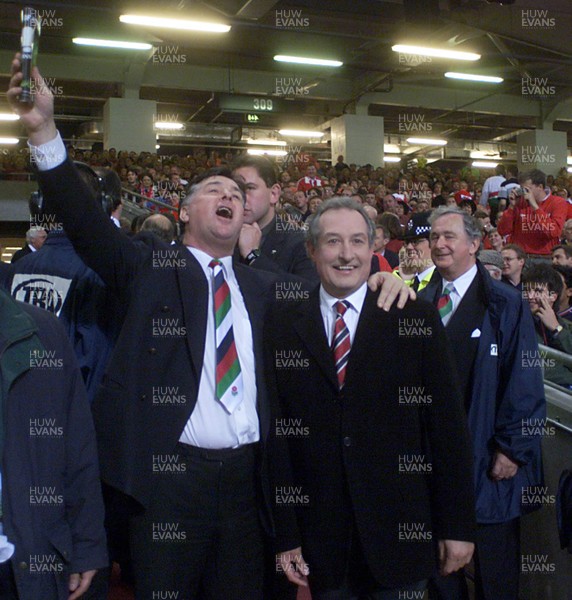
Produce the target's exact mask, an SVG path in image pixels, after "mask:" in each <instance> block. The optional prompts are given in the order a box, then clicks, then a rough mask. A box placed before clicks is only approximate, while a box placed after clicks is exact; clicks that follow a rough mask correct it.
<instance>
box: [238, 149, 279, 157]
mask: <svg viewBox="0 0 572 600" xmlns="http://www.w3.org/2000/svg"><path fill="white" fill-rule="evenodd" d="M246 152H247V154H251V155H253V156H261V155H262V154H266V156H286V155H287V154H288V152H286V150H268V149H267V148H249V149H248V150H247V151H246Z"/></svg>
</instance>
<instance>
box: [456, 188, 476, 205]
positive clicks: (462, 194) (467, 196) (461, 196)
mask: <svg viewBox="0 0 572 600" xmlns="http://www.w3.org/2000/svg"><path fill="white" fill-rule="evenodd" d="M463 200H470V201H471V202H473V195H472V194H471V192H469V190H459V191H458V192H456V193H455V202H456V203H457V204H461V202H462V201H463Z"/></svg>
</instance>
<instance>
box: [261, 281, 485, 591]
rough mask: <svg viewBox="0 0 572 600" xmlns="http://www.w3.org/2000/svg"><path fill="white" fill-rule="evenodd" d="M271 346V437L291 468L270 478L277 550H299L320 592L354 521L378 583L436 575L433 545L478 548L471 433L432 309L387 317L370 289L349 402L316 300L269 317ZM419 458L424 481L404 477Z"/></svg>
mask: <svg viewBox="0 0 572 600" xmlns="http://www.w3.org/2000/svg"><path fill="white" fill-rule="evenodd" d="M265 342H266V344H267V348H266V357H267V361H268V362H267V365H268V377H269V383H270V391H271V396H272V398H273V399H274V400H275V401H277V402H278V404H279V409H277V410H279V411H280V412H281V415H280V418H281V421H279V422H278V423H279V426H278V427H277V428H275V430H274V434H275V435H277V436H280V435H283V436H285V437H286V439H287V441H288V445H289V447H290V456H291V461H292V473H289V472H288V470H287V469H288V465H282V466H284V470H283V471H279V472H278V473H276V474H275V475H274V477H275V480H274V485H275V486H276V488H277V493H276V500H277V508H276V513H277V516H276V526H277V531H278V538H277V539H278V545H279V547H278V550H282V551H284V550H287V549H291V548H294V547H296V546H297V545H299V543H300V541H301V545H302V552H303V554H304V558H305V560H306V561H307V562H308V564H309V565H310V571H311V574H312V575H313V576H314V578H315V579H314V583H313V584H312V585H313V587H314V589H315V587H320V588H329V589H335V588H336V587H339V585H340V583H341V579H342V578H343V575H344V572H345V561H346V560H347V556H348V541H349V535H350V531H351V529H352V522H353V521H355V525H356V528H357V531H358V535H359V538H360V542H361V544H362V546H363V550H364V554H365V558H366V560H367V563H368V565H369V567H370V569H371V571H372V573H373V574H374V576H375V577H376V579H377V580H378V582H379V583H380V584H381V585H383V586H387V587H398V586H400V585H402V584H405V583H411V582H414V581H417V580H420V579H424V578H427V577H430V576H431V575H432V573H433V571H434V569H435V566H436V556H435V547H434V544H435V543H436V541H437V539H453V540H471V539H472V537H473V529H474V504H473V502H474V499H473V494H472V486H471V482H472V464H471V463H472V460H471V452H470V442H469V437H468V430H467V426H466V420H465V416H464V414H463V413H464V411H463V407H462V404H461V399H460V394H459V392H458V390H457V389H456V388H455V386H454V384H453V381H452V378H451V372H450V371H451V370H450V368H449V360H450V357H449V354H448V350H447V346H446V339H445V333H444V330H443V327H442V325H441V322H440V320H439V316H438V314H437V312H436V310H435V309H434V308H433V307H431V306H430V305H429V304H428V303H426V302H422V301H418V302H415V303H408V304H407V306H406V307H405V308H404V309H403V310H401V311H400V310H398V309H396V308H392V309H391V310H390V311H389V312H388V313H386V312H385V311H382V310H380V309H378V308H377V306H376V304H375V296H374V294H372V293H371V292H369V291H368V293H367V296H366V299H365V303H364V306H363V309H362V312H361V316H360V320H359V324H358V329H357V332H356V337H355V340H354V344H353V346H352V350H351V354H350V357H349V362H348V366H347V373H346V383H345V386H344V388H343V390H342V391H341V392H340V391H339V390H338V384H337V379H336V375H335V369H334V361H333V357H332V353H331V351H330V349H329V348H328V343H327V338H326V334H325V331H324V325H323V320H322V316H321V313H320V308H319V295H318V292H317V291H315V292H314V293H313V294H312V295H311V297H310V300H309V301H307V302H303V303H300V304H299V305H297V306H295V307H292V308H290V309H289V310H282V311H277V312H276V313H273V314H272V315H271V316H270V317H269V321H268V323H267V326H266V330H265ZM284 361H285V362H284ZM289 361H290V362H289ZM284 427H286V429H284ZM288 427H290V428H292V429H288ZM413 456H415V457H421V459H420V460H421V462H422V463H423V464H424V465H430V467H429V466H426V467H422V468H421V470H423V469H425V468H426V469H427V470H426V474H420V473H419V471H417V472H415V469H414V470H413V472H412V471H408V470H407V467H403V466H402V467H401V471H400V465H404V464H407V461H408V458H409V459H410V458H411V457H413ZM413 460H415V459H413ZM429 471H430V472H429ZM288 488H291V490H294V493H290V494H288ZM293 508H294V509H295V512H296V517H297V525H298V529H297V527H296V523H295V520H294V519H293V515H292V512H293V510H292V509H293ZM410 528H413V529H415V528H417V529H420V530H422V534H419V531H416V534H417V535H418V536H419V535H421V537H422V538H423V539H420V538H419V537H418V538H417V539H414V538H415V534H412V533H411V531H410ZM400 531H401V539H400ZM404 538H407V539H404Z"/></svg>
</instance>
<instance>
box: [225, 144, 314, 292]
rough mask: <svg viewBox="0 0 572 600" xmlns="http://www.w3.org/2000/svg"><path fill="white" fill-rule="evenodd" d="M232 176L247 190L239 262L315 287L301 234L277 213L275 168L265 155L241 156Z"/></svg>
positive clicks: (239, 244) (277, 185) (278, 194)
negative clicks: (297, 278) (237, 178)
mask: <svg viewBox="0 0 572 600" xmlns="http://www.w3.org/2000/svg"><path fill="white" fill-rule="evenodd" d="M233 173H234V175H236V176H237V177H239V178H241V179H242V180H243V181H244V185H245V187H246V204H245V206H244V225H243V226H242V230H241V232H240V237H239V238H238V250H239V253H240V257H241V259H242V261H243V262H244V263H246V264H247V265H249V266H251V267H254V268H255V269H263V270H265V271H270V272H272V273H277V274H283V273H291V274H292V275H296V276H298V277H301V278H303V279H306V280H307V281H309V282H311V283H312V284H317V283H318V274H317V273H316V269H315V268H314V265H313V264H312V261H311V260H310V257H309V256H308V254H307V252H306V245H305V242H304V233H303V232H302V231H300V229H298V228H297V227H296V226H295V225H294V224H292V223H290V222H289V221H286V220H284V219H281V218H280V217H278V216H277V214H276V203H277V202H278V200H279V199H280V194H281V188H280V184H279V183H278V180H277V178H276V171H275V168H274V165H273V164H272V163H271V162H270V160H268V159H267V158H266V157H264V156H243V157H241V158H239V159H238V160H237V161H236V162H235V163H234V166H233Z"/></svg>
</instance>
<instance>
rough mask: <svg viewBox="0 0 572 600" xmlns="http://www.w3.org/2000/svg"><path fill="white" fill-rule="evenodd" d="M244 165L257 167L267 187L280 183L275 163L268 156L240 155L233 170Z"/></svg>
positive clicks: (233, 165)
mask: <svg viewBox="0 0 572 600" xmlns="http://www.w3.org/2000/svg"><path fill="white" fill-rule="evenodd" d="M243 167H252V168H253V169H256V172H257V173H258V175H259V176H260V179H262V181H264V183H265V184H266V187H269V188H270V187H272V186H273V185H275V184H276V183H278V177H277V175H276V168H275V166H274V163H273V162H272V161H271V160H270V159H269V158H266V156H250V155H248V154H245V155H243V156H240V157H238V158H237V159H236V160H235V161H234V163H233V164H232V171H233V172H234V171H236V170H237V169H242V168H243Z"/></svg>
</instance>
